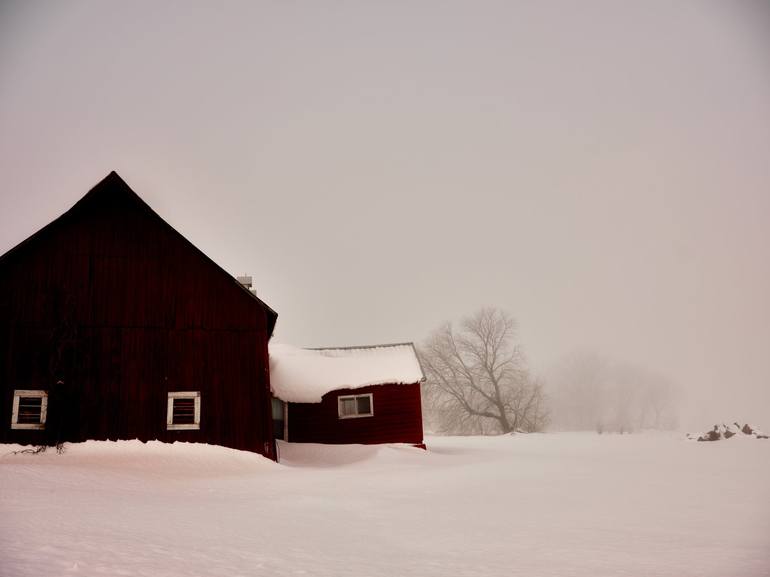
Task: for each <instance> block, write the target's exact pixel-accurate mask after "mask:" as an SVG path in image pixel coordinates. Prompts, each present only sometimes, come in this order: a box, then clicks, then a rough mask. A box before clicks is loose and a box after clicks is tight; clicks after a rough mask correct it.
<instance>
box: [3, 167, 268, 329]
mask: <svg viewBox="0 0 770 577" xmlns="http://www.w3.org/2000/svg"><path fill="white" fill-rule="evenodd" d="M117 198H120V199H121V200H128V201H129V202H133V203H135V204H136V205H138V206H139V207H140V209H141V210H144V211H145V212H147V213H148V214H150V215H151V216H152V217H153V218H156V219H157V220H158V221H159V222H160V223H161V224H162V225H163V226H165V227H167V228H168V229H170V230H171V231H172V232H173V233H174V234H176V235H178V236H179V237H180V238H181V239H183V240H184V242H185V243H187V245H189V247H190V248H191V249H192V250H193V251H195V252H196V253H198V254H199V255H200V256H201V257H202V258H203V259H204V260H205V261H207V262H208V263H209V265H210V266H211V267H212V270H214V271H215V272H216V273H217V274H223V275H226V276H227V278H228V279H230V281H231V282H232V284H233V286H234V287H237V290H239V291H240V292H242V293H243V294H244V295H248V296H249V298H252V299H254V300H255V301H256V302H257V303H258V304H259V305H260V306H262V307H263V308H264V309H265V311H266V312H267V316H268V327H267V328H268V334H269V335H272V333H273V329H274V328H275V322H276V320H277V319H278V313H276V312H275V311H274V310H273V309H271V308H270V307H269V306H268V305H267V304H266V303H265V302H264V301H263V300H261V299H260V298H259V297H257V296H256V295H255V294H254V293H252V292H251V291H250V290H249V289H247V288H246V287H244V286H243V285H242V284H241V283H239V282H238V280H237V279H236V278H235V277H233V276H232V275H231V274H230V273H228V272H227V271H226V270H224V269H223V268H222V267H221V266H219V265H218V264H217V263H216V262H214V261H213V260H212V259H211V258H209V257H208V256H207V255H206V254H205V253H204V252H203V251H202V250H200V249H199V248H198V247H197V246H195V245H194V244H193V243H191V242H190V241H189V240H187V239H186V238H185V237H184V235H182V234H181V233H180V232H179V231H177V230H176V229H175V228H174V227H173V226H171V225H170V224H169V223H168V222H166V221H165V220H163V217H161V216H160V215H159V214H158V213H157V212H155V211H154V210H153V209H152V207H150V205H149V204H147V203H146V202H145V201H144V200H142V198H141V197H140V196H139V195H138V194H136V192H134V191H133V190H132V189H131V187H130V186H128V184H127V183H126V181H125V180H123V179H122V178H121V177H120V176H119V175H118V173H117V172H115V171H114V170H113V171H112V172H110V173H109V174H108V175H107V176H105V177H104V178H103V179H102V180H101V181H100V182H98V183H97V184H96V185H95V186H94V187H93V188H92V189H91V190H89V191H88V193H87V194H86V195H85V196H84V197H83V198H81V199H80V200H79V201H77V202H76V203H75V204H74V205H73V206H72V208H70V209H69V210H68V211H67V212H65V213H64V214H62V215H61V216H60V217H59V218H57V219H55V220H53V221H52V222H50V223H49V224H47V225H46V226H44V227H43V228H41V229H40V230H38V231H37V232H36V233H34V234H33V235H32V236H30V237H28V238H27V239H25V240H23V241H21V242H20V243H19V244H17V245H16V246H15V247H13V248H12V249H11V250H9V251H8V252H6V253H5V254H3V255H0V265H2V264H3V263H4V262H5V261H7V260H8V259H10V258H11V257H12V256H13V255H16V254H18V253H20V252H23V250H24V248H25V247H27V246H29V245H31V244H32V243H34V242H35V240H37V239H38V238H40V237H43V236H44V235H46V234H48V232H49V231H51V230H52V229H54V228H56V227H57V226H59V225H60V224H61V223H63V222H65V221H66V220H68V219H70V218H72V217H73V216H75V215H77V214H78V213H80V212H81V211H83V210H84V209H85V207H87V206H90V205H91V204H92V203H102V204H110V202H112V201H114V200H115V199H117Z"/></svg>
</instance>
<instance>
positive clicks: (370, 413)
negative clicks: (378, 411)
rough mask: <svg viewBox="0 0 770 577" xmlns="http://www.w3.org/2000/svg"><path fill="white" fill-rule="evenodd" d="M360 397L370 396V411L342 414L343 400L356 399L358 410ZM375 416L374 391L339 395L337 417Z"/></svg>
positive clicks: (360, 417)
mask: <svg viewBox="0 0 770 577" xmlns="http://www.w3.org/2000/svg"><path fill="white" fill-rule="evenodd" d="M360 397H369V412H368V413H364V414H358V413H356V414H355V415H343V414H342V401H343V400H346V399H356V411H358V399H359V398H360ZM373 416H374V395H373V394H372V393H364V394H363V395H340V396H339V397H337V417H338V418H340V419H362V418H364V417H373Z"/></svg>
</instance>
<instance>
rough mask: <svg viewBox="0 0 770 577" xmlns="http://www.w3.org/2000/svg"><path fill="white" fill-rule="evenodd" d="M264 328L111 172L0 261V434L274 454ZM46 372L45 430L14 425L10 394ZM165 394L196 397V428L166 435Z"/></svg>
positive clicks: (256, 309)
mask: <svg viewBox="0 0 770 577" xmlns="http://www.w3.org/2000/svg"><path fill="white" fill-rule="evenodd" d="M274 323H275V313H273V312H272V311H271V310H270V309H269V308H268V307H266V306H265V305H264V304H263V303H261V302H260V301H258V300H257V299H255V298H254V297H253V296H252V295H250V294H249V293H248V292H247V291H246V290H245V289H243V288H242V287H240V286H239V285H238V284H237V283H236V281H235V280H234V279H232V277H230V276H229V275H228V274H227V273H225V272H224V271H222V270H221V269H219V267H217V265H215V264H214V263H212V262H211V261H210V260H209V259H208V258H207V257H206V256H204V255H203V254H202V253H200V251H198V250H197V249H196V248H195V247H193V246H192V245H191V244H190V243H189V242H188V241H186V240H185V239H184V238H183V237H182V236H181V235H179V234H178V233H177V232H176V231H174V230H173V229H172V228H171V227H170V226H169V225H167V224H166V223H165V222H164V221H163V220H162V219H160V218H159V217H158V216H157V215H155V214H154V213H153V212H152V211H151V210H150V209H149V208H148V207H147V206H146V205H145V204H144V203H143V202H142V201H141V200H140V199H138V197H136V196H135V195H134V193H133V192H132V191H131V190H130V189H129V188H128V186H127V185H126V184H125V183H124V182H123V181H122V180H121V179H120V178H119V177H118V176H117V175H115V174H111V175H110V176H108V177H107V178H106V179H105V180H103V181H102V182H101V183H100V184H98V185H97V186H96V187H95V188H94V190H92V191H91V193H89V195H87V196H86V197H85V198H84V199H83V200H82V201H81V202H80V203H78V204H77V205H76V206H75V207H74V208H73V209H72V210H70V211H69V212H68V213H66V214H65V215H64V216H63V217H61V218H60V219H58V220H57V221H55V222H54V223H52V224H51V225H50V226H49V227H46V228H45V229H43V230H42V231H40V232H39V233H37V234H36V235H34V236H33V237H31V238H30V239H29V240H28V241H25V243H23V244H22V245H20V246H19V247H17V248H16V249H14V250H12V251H10V252H9V253H7V254H6V255H4V256H3V257H2V258H1V259H0V442H4V443H8V442H14V443H24V444H38V443H41V442H52V441H54V440H65V441H83V440H86V439H134V438H138V439H141V440H143V441H147V440H151V439H159V440H162V441H175V440H179V441H194V442H205V443H212V444H217V445H224V446H227V447H232V448H236V449H246V450H250V451H255V452H258V453H262V454H265V455H267V456H270V457H273V455H274V440H273V434H272V423H271V418H270V392H269V391H270V388H269V375H268V356H267V341H268V339H269V337H270V334H271V332H272V328H273V325H274ZM57 380H62V381H63V382H64V384H63V385H62V391H63V393H62V394H60V395H58V397H57V398H56V399H54V398H50V399H49V407H48V422H47V424H46V430H45V431H34V430H33V431H27V430H12V429H11V427H10V423H11V412H12V400H13V390H14V389H43V390H51V388H52V386H53V384H54V383H55V382H56V381H57ZM169 391H200V392H201V427H200V430H195V431H168V430H166V406H167V395H168V392H169ZM57 437H58V438H60V439H58V438H57Z"/></svg>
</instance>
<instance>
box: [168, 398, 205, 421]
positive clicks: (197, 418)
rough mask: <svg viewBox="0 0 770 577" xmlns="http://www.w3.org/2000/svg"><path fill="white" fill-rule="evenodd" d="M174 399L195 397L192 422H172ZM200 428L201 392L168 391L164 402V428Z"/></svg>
mask: <svg viewBox="0 0 770 577" xmlns="http://www.w3.org/2000/svg"><path fill="white" fill-rule="evenodd" d="M174 399H195V415H194V417H193V419H194V421H195V422H194V423H185V424H176V425H175V424H174V422H173V421H174ZM200 428H201V392H200V391H173V392H172V391H169V393H168V402H167V404H166V429H167V430H169V431H194V430H198V429H200Z"/></svg>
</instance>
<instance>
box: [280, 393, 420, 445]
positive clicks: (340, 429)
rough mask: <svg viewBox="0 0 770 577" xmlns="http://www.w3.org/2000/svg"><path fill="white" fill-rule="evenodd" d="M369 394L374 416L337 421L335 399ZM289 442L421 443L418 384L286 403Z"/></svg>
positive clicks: (338, 419)
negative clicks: (287, 407) (319, 400)
mask: <svg viewBox="0 0 770 577" xmlns="http://www.w3.org/2000/svg"><path fill="white" fill-rule="evenodd" d="M365 393H372V395H373V402H374V415H373V416H371V417H360V418H355V419H340V418H339V416H338V411H337V399H338V398H339V397H340V396H345V395H362V394H365ZM289 441H292V442H296V443H330V444H344V443H361V444H375V443H411V444H413V445H419V444H421V443H422V405H421V400H420V384H419V383H415V384H412V385H378V386H373V387H364V388H361V389H355V390H350V389H340V390H337V391H332V392H330V393H327V394H326V395H324V397H323V399H322V400H321V402H320V403H289Z"/></svg>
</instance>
